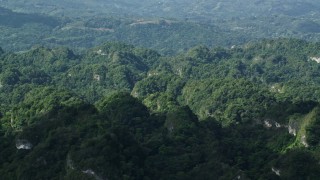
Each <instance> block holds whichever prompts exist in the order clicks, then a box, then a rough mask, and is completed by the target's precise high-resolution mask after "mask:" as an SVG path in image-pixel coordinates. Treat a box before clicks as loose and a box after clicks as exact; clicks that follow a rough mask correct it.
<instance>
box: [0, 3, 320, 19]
mask: <svg viewBox="0 0 320 180" xmlns="http://www.w3.org/2000/svg"><path fill="white" fill-rule="evenodd" d="M0 5H2V6H5V7H9V8H13V9H15V10H18V11H27V12H42V13H49V14H65V13H66V14H68V15H71V14H73V13H76V12H78V11H80V12H82V13H81V15H87V14H88V13H89V14H96V13H98V14H99V13H103V14H114V15H134V16H148V17H151V16H157V17H174V18H191V19H195V18H197V19H201V18H205V19H212V18H224V19H225V18H238V17H243V18H244V17H251V16H253V17H254V16H268V15H288V16H313V15H315V14H318V12H319V9H320V5H319V3H318V1H316V0H305V1H301V0H282V1H278V0H266V1H262V0H227V1H221V0H197V1H193V0H117V1H116V0H90V1H89V0H48V1H43V0H30V1H23V0H15V1H11V0H2V1H0ZM73 15H74V16H79V15H80V14H79V13H76V14H73Z"/></svg>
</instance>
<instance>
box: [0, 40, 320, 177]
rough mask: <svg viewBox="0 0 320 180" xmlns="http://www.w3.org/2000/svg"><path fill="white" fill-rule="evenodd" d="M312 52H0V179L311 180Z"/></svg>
mask: <svg viewBox="0 0 320 180" xmlns="http://www.w3.org/2000/svg"><path fill="white" fill-rule="evenodd" d="M319 52H320V44H319V43H310V42H307V41H302V40H295V39H278V40H264V41H261V42H257V43H249V44H245V45H242V46H236V47H233V48H212V49H210V48H208V47H205V46H196V47H194V48H192V49H190V50H188V51H187V52H186V53H181V54H179V55H176V56H172V57H166V56H162V55H160V54H159V53H158V52H156V51H153V50H150V49H145V48H139V47H135V46H132V45H126V44H123V43H105V44H103V45H101V46H97V47H94V48H92V49H88V50H87V51H86V53H84V54H77V53H74V52H73V51H72V50H70V49H67V48H54V49H51V48H45V47H35V48H33V49H31V50H29V51H27V52H23V53H12V52H5V51H2V54H1V57H0V63H1V66H0V67H1V68H0V100H1V106H0V112H1V116H0V121H1V126H0V133H1V134H0V135H1V137H0V138H1V150H0V151H1V156H0V172H1V174H2V175H3V177H4V178H7V179H8V178H9V179H10V178H14V179H28V178H29V177H33V178H37V179H57V178H58V179H61V178H62V179H73V178H75V177H77V178H80V179H88V178H92V179H105V178H107V179H191V177H192V179H194V178H196V179H212V178H217V177H218V178H219V179H232V178H234V177H241V178H244V179H258V178H262V179H279V178H281V179H282V178H284V179H292V178H294V177H303V178H309V179H314V178H315V177H317V176H319V174H320V167H319V164H318V161H319V158H320V157H319V143H320V138H319V132H318V126H319V123H320V121H319V117H320V115H319V113H320V111H319V108H320V106H319V102H320V91H319V86H320V79H319V77H320V76H319V68H320V64H319V60H318V59H319V57H320V54H319ZM30 164H32V165H30ZM213 169H214V171H213Z"/></svg>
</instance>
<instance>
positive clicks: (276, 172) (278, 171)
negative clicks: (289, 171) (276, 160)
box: [271, 167, 281, 176]
mask: <svg viewBox="0 0 320 180" xmlns="http://www.w3.org/2000/svg"><path fill="white" fill-rule="evenodd" d="M271 170H272V172H274V173H275V174H276V175H277V176H280V175H281V174H280V170H279V169H276V168H274V167H272V168H271Z"/></svg>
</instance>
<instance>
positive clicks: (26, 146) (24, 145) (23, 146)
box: [16, 139, 33, 150]
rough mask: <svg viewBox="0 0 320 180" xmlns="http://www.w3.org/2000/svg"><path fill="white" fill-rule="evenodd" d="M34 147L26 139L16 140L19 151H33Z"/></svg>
mask: <svg viewBox="0 0 320 180" xmlns="http://www.w3.org/2000/svg"><path fill="white" fill-rule="evenodd" d="M32 147H33V145H32V144H31V143H30V142H29V141H28V140H26V139H17V140H16V148H17V149H25V150H30V149H32Z"/></svg>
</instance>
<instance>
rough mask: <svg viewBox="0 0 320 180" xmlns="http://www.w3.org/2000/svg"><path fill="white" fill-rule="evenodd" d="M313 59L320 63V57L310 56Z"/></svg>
mask: <svg viewBox="0 0 320 180" xmlns="http://www.w3.org/2000/svg"><path fill="white" fill-rule="evenodd" d="M310 59H311V60H312V61H316V62H317V63H320V57H310Z"/></svg>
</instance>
